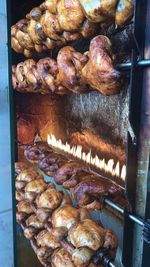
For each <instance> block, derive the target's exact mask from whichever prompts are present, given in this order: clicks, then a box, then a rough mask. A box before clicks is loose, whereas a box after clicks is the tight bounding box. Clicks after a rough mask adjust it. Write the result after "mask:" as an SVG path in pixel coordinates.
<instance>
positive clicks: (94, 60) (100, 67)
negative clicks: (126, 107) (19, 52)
mask: <svg viewBox="0 0 150 267" xmlns="http://www.w3.org/2000/svg"><path fill="white" fill-rule="evenodd" d="M113 58H114V55H113V53H112V46H111V42H110V40H109V38H108V37H106V36H103V35H99V36H97V37H95V38H93V39H92V41H91V43H90V49H89V52H86V53H85V54H81V53H79V52H76V51H75V49H74V48H73V47H71V46H67V47H63V48H62V49H61V50H60V51H59V53H58V57H57V62H56V61H55V60H52V59H50V58H45V59H40V60H39V61H38V62H35V61H34V60H33V59H28V60H26V61H24V62H22V63H19V64H18V65H17V66H13V71H12V73H13V75H12V80H13V87H14V89H15V90H17V91H19V92H33V93H43V94H45V93H56V94H64V93H69V91H72V92H75V93H87V92H88V91H89V90H97V91H99V92H100V93H102V94H103V95H114V94H117V93H119V91H120V89H121V84H122V78H121V75H120V72H119V71H117V70H116V69H115V68H114V66H113Z"/></svg>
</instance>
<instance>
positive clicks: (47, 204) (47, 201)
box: [36, 188, 63, 210]
mask: <svg viewBox="0 0 150 267" xmlns="http://www.w3.org/2000/svg"><path fill="white" fill-rule="evenodd" d="M62 198H63V195H62V193H61V192H59V191H57V190H56V189H54V188H48V189H47V190H46V191H44V192H43V193H42V194H41V195H39V196H38V197H37V198H36V204H37V207H38V208H47V209H52V210H53V209H56V208H57V207H58V206H59V204H60V203H61V201H62Z"/></svg>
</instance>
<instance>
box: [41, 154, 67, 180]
mask: <svg viewBox="0 0 150 267" xmlns="http://www.w3.org/2000/svg"><path fill="white" fill-rule="evenodd" d="M66 160H67V159H66V158H65V157H64V156H61V155H59V154H57V153H54V152H53V153H51V154H49V155H48V156H47V157H44V158H43V159H42V160H41V161H40V162H39V168H40V169H41V170H42V171H43V172H44V173H45V174H46V175H48V176H54V174H55V172H56V171H57V170H58V169H59V168H60V167H61V166H62V165H63V164H64V163H65V162H66Z"/></svg>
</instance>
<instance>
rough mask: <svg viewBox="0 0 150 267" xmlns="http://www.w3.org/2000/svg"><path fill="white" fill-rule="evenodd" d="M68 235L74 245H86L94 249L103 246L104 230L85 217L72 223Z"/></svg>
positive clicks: (78, 246) (77, 246)
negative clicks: (78, 221)
mask: <svg viewBox="0 0 150 267" xmlns="http://www.w3.org/2000/svg"><path fill="white" fill-rule="evenodd" d="M68 235H69V238H70V241H71V243H72V244H73V246H74V247H76V248H80V247H88V248H90V249H92V250H94V251H96V250H97V249H98V248H100V247H102V246H103V243H104V237H105V231H104V229H103V228H102V227H100V226H98V225H97V224H96V223H95V222H93V221H92V220H90V219H85V220H83V221H82V222H80V223H76V224H74V225H73V226H72V228H71V229H70V230H69V233H68Z"/></svg>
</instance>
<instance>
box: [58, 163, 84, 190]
mask: <svg viewBox="0 0 150 267" xmlns="http://www.w3.org/2000/svg"><path fill="white" fill-rule="evenodd" d="M87 172H88V167H87V166H84V165H82V164H80V163H78V162H76V161H69V162H66V163H65V164H63V165H62V166H61V167H60V168H59V169H58V170H57V172H56V174H55V176H54V178H55V181H56V183H58V184H63V185H64V187H66V188H68V187H69V181H70V180H72V183H74V181H75V184H76V182H77V180H78V177H80V176H84V175H86V174H87ZM68 180H69V181H68ZM67 181H68V186H67V183H65V182H67ZM70 184H71V181H70ZM65 185H66V186H65Z"/></svg>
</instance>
